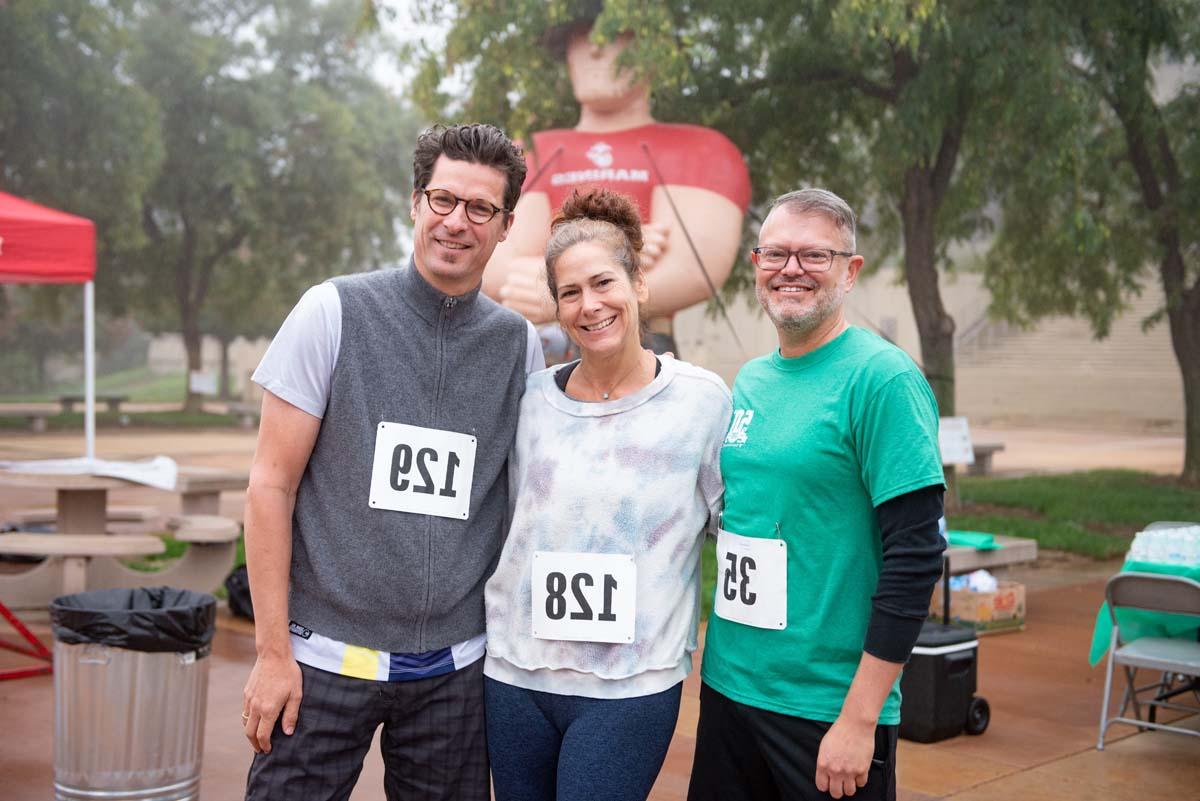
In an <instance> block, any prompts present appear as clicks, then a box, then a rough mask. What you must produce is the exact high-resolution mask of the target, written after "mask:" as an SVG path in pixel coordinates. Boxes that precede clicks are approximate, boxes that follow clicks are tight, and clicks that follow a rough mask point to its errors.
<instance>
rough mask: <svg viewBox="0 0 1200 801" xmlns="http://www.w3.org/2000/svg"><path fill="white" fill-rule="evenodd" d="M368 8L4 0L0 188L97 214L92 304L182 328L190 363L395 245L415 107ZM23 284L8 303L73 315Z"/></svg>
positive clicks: (223, 1)
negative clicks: (365, 28) (26, 294)
mask: <svg viewBox="0 0 1200 801" xmlns="http://www.w3.org/2000/svg"><path fill="white" fill-rule="evenodd" d="M362 11H363V4H362V0H190V1H186V2H185V0H155V1H154V2H148V1H146V2H139V0H90V2H89V0H63V1H61V2H58V1H56V2H50V1H49V0H10V2H7V3H0V188H4V189H5V190H7V191H10V192H13V193H16V194H21V195H25V196H29V197H31V198H32V199H34V200H39V201H41V202H44V203H47V204H50V205H54V206H57V207H60V208H64V209H66V210H68V211H72V212H75V213H78V214H83V215H85V216H87V217H90V218H91V219H93V220H95V221H96V223H97V232H98V234H99V237H100V241H101V248H100V263H99V269H98V278H97V284H98V289H99V291H98V306H99V308H100V311H101V312H102V313H108V314H110V315H112V314H120V313H123V312H131V313H136V315H137V317H138V318H139V320H141V321H142V322H143V324H144V325H146V326H147V327H149V328H151V329H153V330H157V331H181V332H182V334H183V337H184V341H185V344H186V347H187V352H188V366H189V369H193V370H194V369H199V368H200V342H201V337H202V336H203V335H204V334H213V335H216V336H217V337H218V338H219V339H221V340H222V341H225V342H228V341H230V340H231V339H232V338H234V337H236V336H238V335H247V336H254V335H259V334H263V333H268V332H270V331H273V330H274V329H275V328H276V327H277V326H278V325H279V323H280V321H281V320H282V318H283V315H284V314H285V313H286V311H287V309H289V308H290V307H291V305H292V304H293V303H294V302H295V301H296V299H297V297H298V296H299V294H300V292H301V291H302V290H303V289H304V287H306V286H307V285H309V284H311V283H313V282H315V281H319V280H321V279H323V278H325V277H327V276H330V275H334V274H337V273H342V272H347V271H352V270H360V269H369V268H372V267H378V266H381V265H383V264H384V263H387V262H391V261H394V260H395V259H396V258H398V257H399V255H400V254H399V251H398V242H397V239H398V237H397V233H398V229H397V221H398V220H399V219H401V217H402V213H403V211H404V210H405V209H406V205H407V199H408V191H409V185H408V184H409V175H408V172H409V168H408V166H407V162H408V154H409V152H410V150H411V147H412V140H413V138H414V134H415V131H416V127H417V125H416V122H415V121H414V117H413V115H412V113H411V112H410V111H408V110H407V109H406V108H405V107H404V105H403V104H402V103H401V102H400V101H399V100H398V99H397V98H395V97H393V96H392V95H390V94H389V93H388V92H387V91H386V90H384V89H383V88H382V87H381V86H380V85H379V84H378V83H377V82H376V81H375V80H373V79H372V77H371V76H370V67H371V64H372V63H373V60H374V58H375V56H376V55H377V54H378V52H379V49H380V47H381V46H382V40H381V38H380V35H378V34H375V35H363V34H362V33H360V31H359V22H360V19H361V16H362ZM7 294H8V293H6V297H7ZM37 294H39V295H40V296H44V297H38V298H37V302H36V303H35V302H32V301H31V302H26V301H24V300H21V302H20V303H17V302H16V301H14V302H13V303H12V304H10V305H11V307H12V309H14V310H15V309H17V308H19V309H20V310H22V312H23V313H26V312H31V311H37V310H40V309H48V310H49V311H46V312H43V314H45V315H47V316H48V318H53V317H54V316H55V314H54V313H55V312H56V311H57V312H58V313H60V314H68V313H71V314H74V312H73V311H69V310H72V309H73V308H74V304H71V305H70V306H68V305H67V304H65V303H60V304H56V303H55V301H56V298H57V296H56V294H55V293H54V292H52V291H50V292H47V291H42V292H40V293H37ZM64 299H65V298H64ZM0 322H3V320H0ZM199 401H200V398H199V397H196V396H189V397H188V404H189V406H191V407H192V408H195V407H196V406H198V404H199Z"/></svg>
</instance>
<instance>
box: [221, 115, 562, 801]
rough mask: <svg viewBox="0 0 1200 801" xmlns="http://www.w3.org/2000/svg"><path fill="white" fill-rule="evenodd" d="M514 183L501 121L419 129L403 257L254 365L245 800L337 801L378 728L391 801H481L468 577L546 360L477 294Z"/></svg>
mask: <svg viewBox="0 0 1200 801" xmlns="http://www.w3.org/2000/svg"><path fill="white" fill-rule="evenodd" d="M524 178H525V162H524V159H523V158H522V156H521V153H520V150H519V149H517V148H516V147H515V146H514V145H513V143H512V142H511V141H509V139H508V138H507V137H506V136H505V135H504V133H503V132H501V131H500V130H499V129H498V128H495V127H492V126H490V125H456V126H452V127H450V128H442V127H440V126H438V127H434V128H431V129H430V130H428V131H426V132H424V133H423V134H421V136H420V137H419V138H418V140H417V147H416V151H415V153H414V157H413V185H414V190H413V195H412V219H413V223H414V230H413V258H412V260H411V262H410V263H409V264H408V265H407V266H405V267H402V268H399V269H394V270H383V271H379V272H373V273H364V274H359V275H350V276H343V277H340V278H335V279H333V280H331V281H328V282H326V283H324V284H320V285H318V286H315V287H313V288H312V289H310V290H309V291H308V292H306V293H305V295H304V297H303V298H301V300H300V302H299V303H298V304H297V305H296V307H295V309H293V310H292V313H291V314H290V315H289V316H288V319H287V320H286V321H285V322H284V324H283V326H282V328H280V330H279V333H278V334H277V335H276V337H275V339H274V341H273V342H272V344H271V347H270V349H268V351H267V353H266V355H265V356H264V357H263V360H262V363H261V364H260V365H259V367H258V369H257V370H256V371H255V373H254V381H255V382H256V383H258V384H259V385H261V386H262V387H263V389H264V390H265V395H264V398H263V409H262V424H261V428H260V430H259V440H258V449H257V451H256V453H255V456H254V466H253V468H252V470H251V473H250V486H249V489H248V491H247V494H246V560H247V564H248V567H249V571H250V588H251V594H252V596H253V601H254V612H255V622H256V626H255V640H256V646H257V651H258V659H257V661H256V662H255V665H254V669H253V671H252V672H251V674H250V678H249V680H248V681H247V683H246V688H245V691H244V693H243V696H244V701H243V707H242V722H243V724H244V727H245V734H246V738H247V739H248V740H249V741H250V745H251V747H252V748H253V750H254V752H255V756H254V761H253V764H252V765H251V768H250V774H249V777H248V780H247V788H246V798H247V799H268V798H287V799H292V798H303V799H306V801H319V800H323V799H345V798H348V797H349V796H350V792H351V790H352V789H353V787H354V784H355V781H356V780H357V778H358V774H359V772H360V770H361V768H362V761H363V757H364V756H365V754H366V752H367V750H368V748H369V747H370V744H371V739H372V737H373V736H374V734H375V732H376V730H377V729H378V728H379V727H380V726H381V725H382V726H383V733H382V737H381V748H382V752H383V758H384V764H385V768H386V774H385V780H384V789H385V791H386V794H387V797H388V799H389V801H396V799H402V798H421V799H438V798H442V799H480V801H484V800H485V799H487V798H488V797H489V791H488V763H487V747H486V743H485V739H484V725H483V673H482V664H483V663H482V661H481V659H480V657H482V656H483V651H484V645H485V640H484V634H483V632H484V621H483V586H484V582H485V580H486V579H487V577H488V576H489V575H490V574H491V572H492V569H493V568H494V567H495V564H496V559H497V557H498V555H499V553H500V547H501V545H502V542H503V538H504V534H505V525H504V524H505V519H504V518H505V511H506V508H507V473H506V461H507V456H508V451H509V448H510V446H511V445H512V440H513V435H514V433H515V431H516V424H517V406H518V403H519V401H520V397H521V393H522V391H523V390H524V387H525V378H526V375H527V374H528V373H529V372H530V371H532V370H535V369H541V367H542V366H543V363H542V353H541V345H540V343H539V342H538V339H537V336H536V334H535V333H534V331H533V328H532V326H530V325H529V324H528V323H527V322H525V321H524V320H523V319H522V318H521V317H520V316H519V315H517V314H516V313H515V312H512V311H509V310H507V309H504V308H502V307H501V306H499V305H498V304H496V303H494V302H493V301H491V300H489V299H488V298H487V297H486V296H484V295H482V294H480V291H479V289H480V282H481V279H482V275H483V268H484V266H485V265H486V264H487V262H488V259H489V258H490V257H491V255H492V251H493V250H494V249H495V247H496V245H497V243H499V242H500V241H502V240H503V239H504V238H505V236H506V235H507V234H508V231H509V228H510V227H511V225H512V221H513V215H512V209H513V208H514V207H515V206H516V203H517V199H518V197H519V196H520V192H521V184H522V182H523V180H524Z"/></svg>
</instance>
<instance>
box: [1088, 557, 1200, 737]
mask: <svg viewBox="0 0 1200 801" xmlns="http://www.w3.org/2000/svg"><path fill="white" fill-rule="evenodd" d="M1104 596H1105V600H1107V601H1108V614H1109V615H1110V616H1111V617H1112V640H1111V641H1110V643H1109V646H1108V670H1107V672H1106V673H1105V676H1104V701H1103V702H1102V704H1101V706H1100V738H1099V740H1098V742H1097V743H1096V750H1098V751H1103V750H1104V735H1105V733H1106V732H1107V731H1108V727H1109V726H1110V725H1112V724H1113V723H1129V724H1131V725H1134V726H1138V727H1139V728H1147V729H1161V730H1163V731H1172V732H1176V733H1177V734H1188V735H1192V736H1194V737H1200V731H1194V730H1192V729H1184V728H1181V727H1179V726H1170V725H1167V724H1164V723H1158V722H1156V721H1155V720H1154V716H1153V715H1152V714H1148V715H1147V718H1148V719H1145V720H1143V719H1142V709H1141V708H1142V706H1143V705H1144V706H1146V707H1147V708H1148V711H1149V712H1150V713H1152V712H1153V711H1154V710H1155V709H1157V708H1164V709H1177V710H1181V711H1185V712H1193V713H1194V712H1196V711H1197V707H1194V706H1184V705H1182V704H1177V703H1173V702H1172V701H1170V700H1168V699H1169V698H1170V697H1172V696H1174V695H1177V694H1178V693H1179V692H1180V690H1178V689H1177V688H1176V687H1175V685H1174V681H1175V677H1176V676H1183V677H1185V678H1186V679H1187V680H1188V681H1189V682H1190V683H1191V684H1190V686H1191V687H1195V686H1196V682H1197V681H1200V642H1195V641H1188V640H1186V639H1181V638H1172V637H1139V638H1137V639H1136V640H1133V641H1132V642H1126V641H1125V640H1124V639H1122V637H1121V632H1120V628H1119V626H1118V625H1117V610H1118V609H1139V610H1142V611H1147V612H1171V613H1174V614H1181V615H1200V582H1196V581H1193V580H1192V579H1189V578H1183V577H1182V576H1167V575H1162V574H1158V573H1118V574H1117V575H1115V576H1113V577H1112V578H1110V579H1109V580H1108V585H1107V586H1106V587H1105V590H1104ZM1116 665H1120V666H1121V667H1122V668H1123V669H1124V671H1125V695H1124V697H1123V699H1122V701H1121V711H1120V712H1119V713H1118V714H1117V715H1116V716H1114V717H1109V716H1108V704H1109V699H1110V697H1111V694H1112V680H1113V668H1114V666H1116ZM1138 668H1144V669H1146V670H1150V671H1153V672H1155V673H1158V674H1160V675H1161V677H1162V678H1160V679H1159V680H1158V681H1156V682H1154V683H1153V684H1147V685H1144V686H1142V687H1138V686H1137V685H1136V683H1135V679H1136V677H1137V670H1138ZM1151 690H1152V691H1153V692H1154V694H1153V696H1151V697H1149V698H1142V699H1139V697H1138V696H1139V694H1140V693H1145V692H1147V691H1151ZM1130 704H1133V711H1134V715H1136V717H1133V718H1127V717H1125V716H1124V715H1125V710H1126V709H1128V707H1129V705H1130Z"/></svg>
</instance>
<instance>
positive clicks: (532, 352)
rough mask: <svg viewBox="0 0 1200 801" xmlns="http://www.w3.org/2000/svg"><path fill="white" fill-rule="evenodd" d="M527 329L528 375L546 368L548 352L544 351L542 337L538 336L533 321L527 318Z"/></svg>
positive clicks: (526, 369)
mask: <svg viewBox="0 0 1200 801" xmlns="http://www.w3.org/2000/svg"><path fill="white" fill-rule="evenodd" d="M525 329H526V339H525V375H526V377H528V376H531V375H533V374H534V373H536V372H537V371H538V370H545V369H546V354H545V353H543V352H542V338H541V337H539V336H538V332H537V329H536V328H534V327H533V323H531V322H529V321H528V320H526V321H525Z"/></svg>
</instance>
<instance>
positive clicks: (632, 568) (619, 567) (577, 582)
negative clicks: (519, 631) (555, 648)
mask: <svg viewBox="0 0 1200 801" xmlns="http://www.w3.org/2000/svg"><path fill="white" fill-rule="evenodd" d="M531 581H532V586H531V588H530V589H531V592H532V599H531V600H532V604H533V636H534V637H537V638H538V639H540V640H575V641H582V642H612V643H631V642H633V636H634V623H635V619H636V617H637V563H636V562H634V561H633V556H631V555H630V554H610V553H556V552H553V551H536V552H534V554H533V575H532V577H531Z"/></svg>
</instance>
